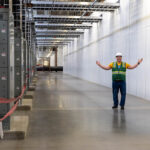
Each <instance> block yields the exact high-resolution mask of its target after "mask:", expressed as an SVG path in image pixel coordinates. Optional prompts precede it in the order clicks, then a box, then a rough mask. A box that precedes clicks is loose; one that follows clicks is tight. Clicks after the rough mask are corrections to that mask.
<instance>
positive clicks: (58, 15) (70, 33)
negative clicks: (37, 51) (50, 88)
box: [1, 0, 120, 48]
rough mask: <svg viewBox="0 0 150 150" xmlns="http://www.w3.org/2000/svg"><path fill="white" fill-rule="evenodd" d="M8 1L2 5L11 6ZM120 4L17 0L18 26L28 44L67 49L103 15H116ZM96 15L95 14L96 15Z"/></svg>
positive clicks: (86, 0)
mask: <svg viewBox="0 0 150 150" xmlns="http://www.w3.org/2000/svg"><path fill="white" fill-rule="evenodd" d="M8 4H9V1H8V0H1V5H4V6H5V7H8V6H9V5H8ZM119 7H120V3H119V1H118V2H111V3H110V2H107V0H15V1H13V13H14V17H15V26H20V24H21V27H22V31H23V33H24V37H25V38H26V39H27V41H28V44H29V45H32V43H33V42H36V45H37V46H40V47H41V46H43V47H48V48H49V47H53V46H64V45H67V44H69V43H70V42H72V41H73V40H74V39H75V38H79V37H80V36H81V35H83V34H84V31H85V30H84V29H90V28H91V27H92V23H98V22H100V21H102V20H103V15H102V13H104V12H113V11H115V10H116V9H118V8H119ZM95 13H96V14H97V15H94V14H95Z"/></svg>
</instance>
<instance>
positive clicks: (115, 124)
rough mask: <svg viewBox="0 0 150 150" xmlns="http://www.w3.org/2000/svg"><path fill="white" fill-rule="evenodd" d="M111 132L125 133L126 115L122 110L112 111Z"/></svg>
mask: <svg viewBox="0 0 150 150" xmlns="http://www.w3.org/2000/svg"><path fill="white" fill-rule="evenodd" d="M112 129H113V132H126V115H125V111H124V110H118V109H116V110H113V120H112Z"/></svg>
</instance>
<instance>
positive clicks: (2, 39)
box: [0, 21, 8, 43]
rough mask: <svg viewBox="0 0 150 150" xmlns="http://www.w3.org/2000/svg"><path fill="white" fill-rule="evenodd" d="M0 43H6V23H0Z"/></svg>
mask: <svg viewBox="0 0 150 150" xmlns="http://www.w3.org/2000/svg"><path fill="white" fill-rule="evenodd" d="M0 35H1V36H0V43H7V42H8V22H7V21H0Z"/></svg>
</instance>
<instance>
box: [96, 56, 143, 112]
mask: <svg viewBox="0 0 150 150" xmlns="http://www.w3.org/2000/svg"><path fill="white" fill-rule="evenodd" d="M116 59H117V61H116V62H112V63H111V64H109V65H108V66H103V65H101V64H100V62H99V61H96V64H97V65H98V66H99V67H101V68H102V69H104V70H110V69H112V81H113V82H112V89H113V90H112V92H113V101H114V105H113V107H112V108H113V109H115V108H118V93H119V90H120V92H121V101H120V106H121V109H122V110H123V109H124V105H125V100H126V69H134V68H136V67H137V66H138V65H140V63H141V62H142V61H143V58H141V59H139V60H138V62H137V63H136V64H135V65H133V66H131V65H129V64H128V63H126V62H122V53H116Z"/></svg>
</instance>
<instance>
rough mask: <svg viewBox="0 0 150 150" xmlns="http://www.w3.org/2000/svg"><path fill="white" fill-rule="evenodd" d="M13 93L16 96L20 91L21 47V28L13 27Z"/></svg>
mask: <svg viewBox="0 0 150 150" xmlns="http://www.w3.org/2000/svg"><path fill="white" fill-rule="evenodd" d="M14 49H15V53H14V75H15V79H14V81H15V84H14V90H15V91H14V95H15V97H18V96H19V95H20V94H21V91H22V47H21V30H20V29H19V28H15V41H14Z"/></svg>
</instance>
